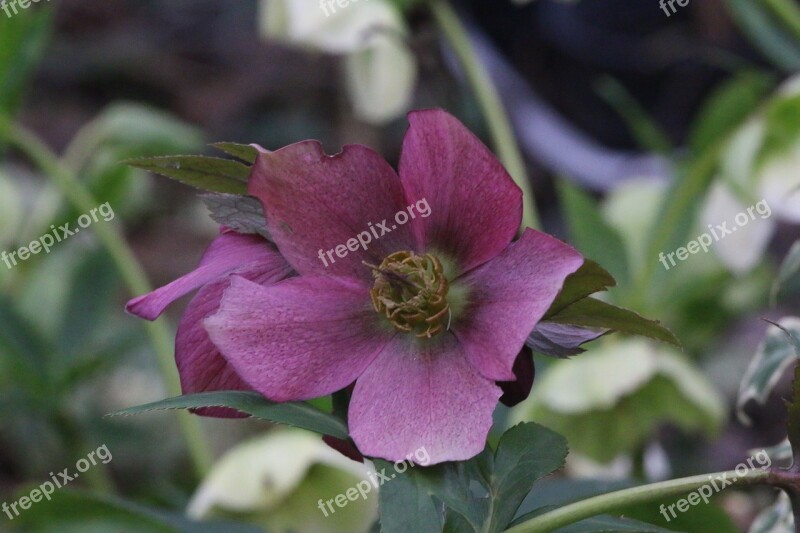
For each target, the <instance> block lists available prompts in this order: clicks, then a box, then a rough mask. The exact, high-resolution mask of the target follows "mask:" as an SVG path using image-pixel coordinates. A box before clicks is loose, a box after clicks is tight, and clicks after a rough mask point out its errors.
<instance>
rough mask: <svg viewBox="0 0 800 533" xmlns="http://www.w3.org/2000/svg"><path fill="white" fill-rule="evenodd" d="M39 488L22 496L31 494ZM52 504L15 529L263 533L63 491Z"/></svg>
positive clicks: (40, 506)
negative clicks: (192, 519)
mask: <svg viewBox="0 0 800 533" xmlns="http://www.w3.org/2000/svg"><path fill="white" fill-rule="evenodd" d="M36 488H37V487H35V486H30V487H28V488H27V489H26V490H25V491H24V492H20V493H18V495H19V496H20V497H21V496H23V495H25V496H27V495H29V494H30V491H31V490H34V489H36ZM50 498H51V499H50V500H42V501H41V502H39V503H36V504H34V505H35V506H36V507H35V509H31V510H29V511H27V512H26V511H22V512H21V513H20V516H18V517H15V518H14V522H13V525H15V526H16V525H18V526H21V527H22V528H23V529H24V531H26V532H28V533H40V532H41V533H47V532H50V531H59V532H61V533H103V532H106V531H145V532H151V533H190V532H191V533H195V532H197V533H227V532H232V533H259V532H261V531H262V530H261V529H258V528H256V527H253V526H248V525H243V524H237V523H235V522H227V521H209V522H194V521H191V520H189V519H187V518H185V517H184V516H183V514H182V513H180V512H168V511H163V510H161V509H155V508H152V507H148V506H145V505H142V504H139V503H135V502H131V501H127V500H122V499H120V498H115V497H110V496H100V495H97V494H91V493H88V492H84V491H79V490H73V489H70V488H62V489H59V490H58V491H56V492H55V493H53V494H52V496H51V497H50Z"/></svg>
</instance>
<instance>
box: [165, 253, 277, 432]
mask: <svg viewBox="0 0 800 533" xmlns="http://www.w3.org/2000/svg"><path fill="white" fill-rule="evenodd" d="M275 255H276V256H277V259H279V261H278V260H275V261H266V262H264V261H262V262H258V263H252V264H250V265H248V266H246V267H243V268H240V269H238V270H236V271H235V274H236V275H237V276H241V277H243V278H245V279H247V280H250V281H253V282H255V283H258V284H260V285H270V284H272V283H275V282H277V281H280V280H282V279H284V278H285V277H286V276H288V275H289V273H290V272H291V267H289V265H288V264H286V262H285V261H283V259H282V258H281V257H280V256H278V255H277V254H275ZM230 279H231V278H230V276H229V275H227V276H224V277H222V278H220V279H218V280H216V281H214V282H211V283H209V284H208V285H206V286H205V287H203V288H202V289H200V291H199V292H198V293H197V295H196V296H195V297H194V298H193V299H192V301H191V302H189V305H188V306H187V307H186V311H185V312H184V314H183V317H182V318H181V322H180V325H179V326H178V333H177V336H176V338H175V362H176V363H177V366H178V373H179V374H180V378H181V388H182V390H183V393H184V394H192V393H197V392H206V391H221V390H250V387H249V386H248V385H247V384H246V383H245V382H244V381H242V379H241V378H240V377H239V376H238V375H237V374H236V371H235V370H234V369H233V367H232V366H231V365H230V364H229V363H228V362H227V361H226V360H225V358H223V357H222V354H220V352H219V350H218V349H217V347H216V346H214V343H212V342H211V339H210V338H209V336H208V333H207V332H206V330H205V328H204V327H203V320H204V319H206V318H207V317H208V316H210V315H212V314H214V313H216V312H217V309H219V304H220V301H221V300H222V294H223V292H224V291H225V289H227V288H228V287H229V286H230ZM198 413H199V414H202V415H206V416H225V417H241V416H243V415H241V414H239V413H237V412H236V411H234V410H231V409H222V408H210V409H201V410H199V411H198Z"/></svg>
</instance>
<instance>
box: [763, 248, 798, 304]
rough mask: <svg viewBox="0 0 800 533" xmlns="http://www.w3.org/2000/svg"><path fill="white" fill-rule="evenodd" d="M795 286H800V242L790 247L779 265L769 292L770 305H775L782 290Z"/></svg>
mask: <svg viewBox="0 0 800 533" xmlns="http://www.w3.org/2000/svg"><path fill="white" fill-rule="evenodd" d="M795 285H800V240H798V241H796V242H795V243H794V244H793V245H792V247H791V249H790V250H789V253H788V254H786V257H785V258H784V260H783V263H782V264H781V268H780V270H779V271H778V277H777V278H776V279H775V283H773V285H772V290H770V300H772V305H775V304H776V303H777V301H778V296H779V295H780V293H781V291H782V290H783V289H784V288H787V287H793V286H795Z"/></svg>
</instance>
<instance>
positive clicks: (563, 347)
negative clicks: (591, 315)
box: [526, 320, 609, 357]
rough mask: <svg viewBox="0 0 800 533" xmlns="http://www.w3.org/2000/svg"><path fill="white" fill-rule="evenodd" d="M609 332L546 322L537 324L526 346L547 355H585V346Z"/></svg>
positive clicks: (602, 329) (603, 329)
mask: <svg viewBox="0 0 800 533" xmlns="http://www.w3.org/2000/svg"><path fill="white" fill-rule="evenodd" d="M608 331H609V330H607V329H605V328H584V327H579V326H572V325H570V324H557V323H555V322H548V321H546V320H544V321H542V322H539V323H538V324H536V327H535V328H534V330H533V331H532V332H531V334H530V335H529V336H528V340H527V341H526V344H527V345H528V346H530V347H531V348H532V349H534V350H536V351H537V352H539V353H543V354H545V355H550V356H553V357H569V356H570V355H577V354H579V353H583V352H584V351H585V350H584V349H583V348H581V346H582V345H583V344H586V343H587V342H590V341H593V340H595V339H597V338H598V337H602V336H603V335H605V334H606V333H608Z"/></svg>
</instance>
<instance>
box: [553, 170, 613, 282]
mask: <svg viewBox="0 0 800 533" xmlns="http://www.w3.org/2000/svg"><path fill="white" fill-rule="evenodd" d="M558 192H559V197H560V199H561V205H562V207H563V208H564V214H565V216H566V219H567V226H568V227H569V234H570V237H571V240H572V242H573V244H574V245H575V247H576V248H577V249H578V250H579V251H580V252H581V253H583V254H584V255H585V256H586V257H588V258H589V259H593V260H595V261H597V262H598V263H600V264H601V265H603V266H604V267H605V268H607V269H608V271H609V272H611V274H612V275H613V276H614V278H616V279H617V280H619V282H620V283H622V284H625V283H627V282H628V281H629V269H628V262H627V252H626V250H625V245H624V243H623V242H622V237H620V235H619V233H618V232H617V230H616V229H614V228H612V227H611V226H609V225H608V224H607V223H606V221H605V219H604V218H603V216H602V214H601V213H600V211H599V209H598V207H597V204H596V203H595V202H594V201H593V200H592V199H591V198H590V197H589V196H588V195H587V194H586V193H584V192H583V191H581V190H580V189H579V188H578V187H576V186H574V185H572V184H570V183H569V182H567V181H566V180H560V181H559V183H558Z"/></svg>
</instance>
